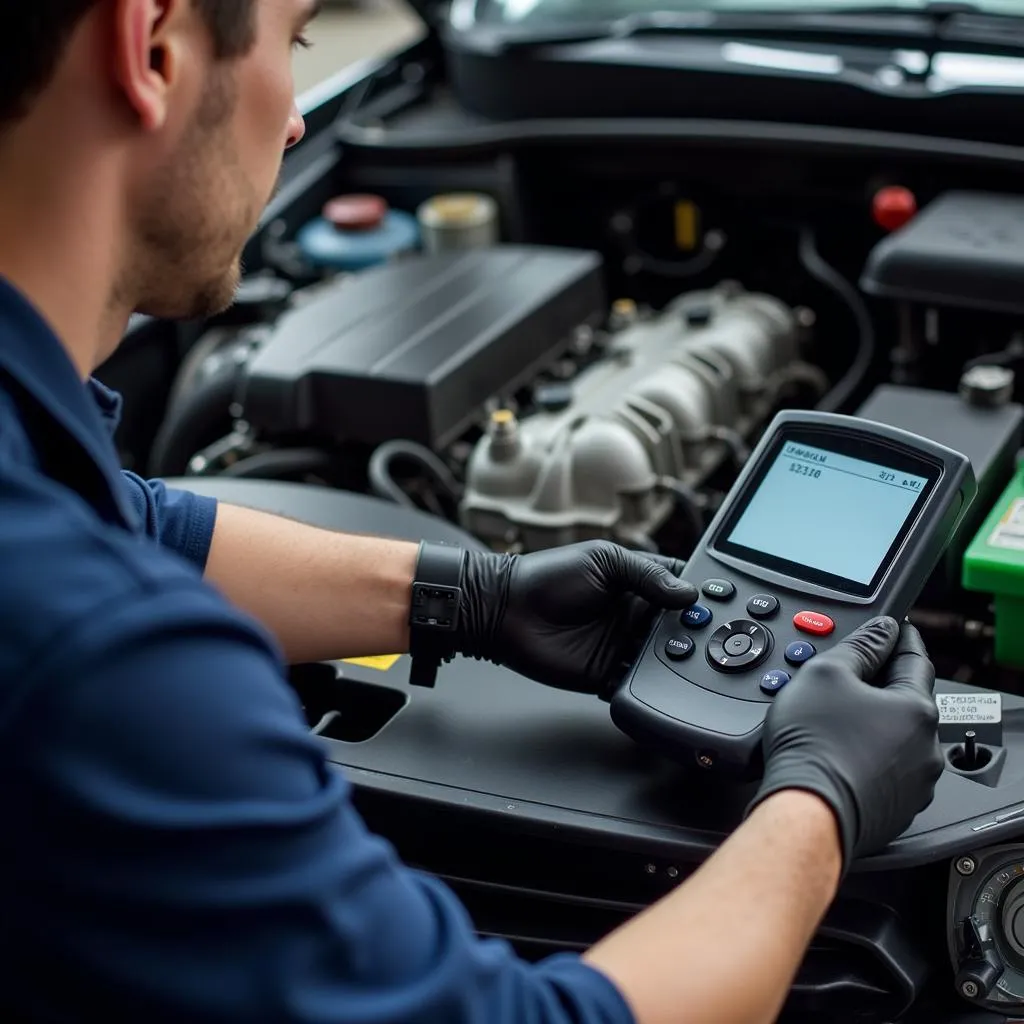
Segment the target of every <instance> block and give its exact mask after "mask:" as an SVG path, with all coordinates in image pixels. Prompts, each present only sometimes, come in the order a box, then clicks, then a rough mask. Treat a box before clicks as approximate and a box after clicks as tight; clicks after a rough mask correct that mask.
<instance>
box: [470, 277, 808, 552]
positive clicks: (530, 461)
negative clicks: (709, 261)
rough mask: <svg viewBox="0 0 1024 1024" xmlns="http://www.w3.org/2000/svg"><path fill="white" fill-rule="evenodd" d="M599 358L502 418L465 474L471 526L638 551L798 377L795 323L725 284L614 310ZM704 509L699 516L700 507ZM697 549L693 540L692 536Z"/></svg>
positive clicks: (498, 537) (518, 539) (696, 521)
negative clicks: (599, 541)
mask: <svg viewBox="0 0 1024 1024" xmlns="http://www.w3.org/2000/svg"><path fill="white" fill-rule="evenodd" d="M613 323H614V324H615V329H614V330H613V331H612V332H611V333H610V334H609V336H608V337H607V339H606V340H605V342H604V345H603V354H602V358H601V359H600V361H598V362H596V363H595V364H593V365H591V366H589V367H588V368H587V369H585V370H584V371H583V372H582V373H580V374H579V375H578V376H577V377H575V378H574V379H572V380H569V381H565V382H558V383H553V384H545V385H543V386H540V387H538V388H536V389H535V391H534V394H533V403H532V407H531V408H530V409H529V410H527V412H526V414H525V416H524V417H523V419H522V420H521V421H520V419H519V418H518V417H517V416H516V415H515V413H514V412H513V411H512V410H509V409H502V410H499V411H497V412H495V413H494V414H493V415H492V417H491V420H490V423H489V427H488V431H487V433H486V435H485V437H483V438H482V439H481V440H480V441H478V442H477V444H476V446H475V447H474V450H473V454H472V455H471V457H470V459H469V462H468V464H467V466H466V490H465V494H464V496H463V499H462V502H461V505H460V515H461V519H462V523H463V525H464V526H465V527H466V528H467V529H468V530H469V531H470V532H472V533H474V534H476V535H478V536H480V537H483V538H486V539H487V540H488V541H489V542H491V543H493V544H496V545H503V544H518V545H521V547H522V548H523V550H533V549H536V548H543V547H550V546H553V545H555V544H567V543H571V542H573V541H578V540H585V539H590V538H594V537H610V538H614V539H615V540H618V541H620V542H623V543H632V544H636V545H639V546H641V547H647V548H650V547H652V546H653V541H652V540H651V538H652V537H653V536H654V535H655V534H656V533H658V531H659V530H660V529H661V528H662V527H663V526H664V525H665V524H666V522H667V521H668V520H669V519H670V517H671V516H672V514H673V512H674V511H675V510H677V509H680V507H681V509H682V514H684V515H686V516H687V517H688V519H689V523H690V524H691V525H692V526H693V527H694V532H695V533H697V534H698V535H699V532H700V525H701V519H700V507H699V506H700V500H699V498H698V497H697V489H698V488H699V487H701V486H702V485H703V484H704V483H705V482H706V481H707V480H708V479H709V477H710V476H711V475H712V474H713V472H714V471H715V470H717V469H719V468H720V467H721V466H722V464H723V463H724V462H726V461H728V460H729V459H732V460H733V462H734V463H738V464H742V462H743V461H744V458H745V450H746V442H747V440H748V439H750V438H751V436H752V435H753V433H754V432H755V431H756V429H757V428H758V427H759V426H761V425H763V424H764V423H765V421H766V420H767V418H769V417H770V416H771V414H772V413H773V412H774V411H775V409H777V408H778V406H779V402H780V400H781V399H782V398H783V397H784V396H787V395H788V394H789V393H790V390H791V388H792V387H793V386H794V385H796V384H799V383H800V382H806V381H814V380H816V375H815V372H814V369H813V367H811V366H810V365H809V364H806V363H803V362H801V361H800V358H799V357H800V348H801V335H802V328H801V326H800V314H799V312H797V311H794V310H792V309H789V308H788V307H786V306H785V304H783V303H781V302H779V301H778V300H776V299H773V298H772V297H771V296H768V295H752V294H748V293H746V292H745V291H744V290H743V289H742V288H741V287H739V286H738V285H733V284H724V285H722V286H720V287H719V288H716V289H715V290H713V291H709V292H694V293H691V294H686V295H683V296H681V297H680V298H678V299H677V300H675V301H674V302H672V303H670V304H669V306H668V307H667V308H666V309H664V310H663V311H661V312H660V313H657V314H651V313H646V314H643V313H640V312H639V311H638V310H637V309H636V308H635V306H634V305H633V304H632V303H630V302H623V303H620V304H619V305H618V307H617V309H616V311H615V316H614V318H613ZM695 503H696V506H697V507H694V506H695ZM693 540H696V537H694V538H693Z"/></svg>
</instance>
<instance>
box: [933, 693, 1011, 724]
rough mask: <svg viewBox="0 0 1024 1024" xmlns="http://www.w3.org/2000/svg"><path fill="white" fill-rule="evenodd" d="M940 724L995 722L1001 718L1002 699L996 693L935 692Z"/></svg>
mask: <svg viewBox="0 0 1024 1024" xmlns="http://www.w3.org/2000/svg"><path fill="white" fill-rule="evenodd" d="M935 703H936V704H937V705H938V708H939V722H940V723H941V724H942V725H970V724H971V723H979V724H996V723H999V722H1001V721H1002V720H1003V699H1002V696H1001V695H1000V694H998V693H937V694H935Z"/></svg>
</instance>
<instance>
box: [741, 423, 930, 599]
mask: <svg viewBox="0 0 1024 1024" xmlns="http://www.w3.org/2000/svg"><path fill="white" fill-rule="evenodd" d="M928 483H929V479H928V477H925V476H915V475H913V474H911V473H908V472H904V471H902V470H899V469H896V468H893V467H889V466H884V465H881V464H880V463H877V462H868V461H866V460H864V459H859V458H853V457H851V456H849V455H843V454H840V453H838V452H834V451H826V450H825V449H823V448H817V447H814V446H812V445H808V444H802V443H800V442H796V441H786V442H785V443H784V444H783V445H782V447H781V449H780V451H779V452H778V454H777V455H776V457H775V461H774V462H773V463H772V465H771V466H770V467H769V469H768V471H767V472H766V473H765V474H764V476H763V477H762V479H761V482H760V485H759V486H758V487H757V489H756V490H755V491H754V494H753V495H752V497H751V499H750V503H749V504H748V505H747V507H746V509H745V510H744V511H743V513H742V514H741V515H740V517H739V519H738V520H737V521H736V522H735V525H734V526H733V528H732V530H731V531H730V533H729V535H728V536H727V537H726V538H725V542H726V548H729V547H734V546H739V547H741V548H745V549H748V550H750V551H752V552H756V553H759V554H761V555H765V556H768V559H781V560H784V561H786V562H790V563H795V564H796V565H799V566H806V567H807V568H810V569H812V570H814V571H815V572H818V573H827V574H829V575H831V576H835V577H840V578H842V579H846V580H852V581H853V582H854V583H857V584H860V585H862V586H867V585H868V584H870V583H871V581H872V580H873V579H874V577H875V574H876V573H877V572H878V569H879V567H880V566H881V565H882V562H883V561H884V559H885V557H886V555H887V554H888V552H889V549H890V548H891V547H892V544H893V542H894V541H895V540H896V538H897V537H898V536H899V534H900V531H901V530H902V529H903V526H904V524H905V523H906V521H907V519H908V517H909V516H910V515H911V513H912V512H913V510H914V506H915V505H916V504H917V501H918V499H919V498H920V497H921V495H922V494H923V493H924V492H925V490H926V488H927V486H928Z"/></svg>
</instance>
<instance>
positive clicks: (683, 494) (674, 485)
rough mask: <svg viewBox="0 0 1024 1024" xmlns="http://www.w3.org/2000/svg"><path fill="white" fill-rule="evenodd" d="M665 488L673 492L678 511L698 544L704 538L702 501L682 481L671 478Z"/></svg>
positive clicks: (667, 480)
mask: <svg viewBox="0 0 1024 1024" xmlns="http://www.w3.org/2000/svg"><path fill="white" fill-rule="evenodd" d="M663 486H664V488H665V490H667V491H671V492H672V495H673V497H674V498H675V501H676V511H677V512H680V513H682V516H683V518H684V519H685V520H686V523H687V525H688V526H689V528H690V532H691V533H692V534H693V543H694V544H696V543H697V542H698V541H699V540H700V539H701V537H703V536H704V516H703V515H702V514H701V510H700V499H699V498H698V497H697V494H696V493H695V492H694V490H693V489H692V488H691V487H688V486H687V485H686V484H684V483H683V482H682V480H676V479H674V478H669V479H666V480H664V481H663Z"/></svg>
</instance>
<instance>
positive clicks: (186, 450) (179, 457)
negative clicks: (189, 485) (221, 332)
mask: <svg viewBox="0 0 1024 1024" xmlns="http://www.w3.org/2000/svg"><path fill="white" fill-rule="evenodd" d="M242 370H243V367H242V366H240V365H239V364H237V363H234V362H230V363H225V365H224V366H223V367H222V368H221V369H220V371H219V372H218V373H216V374H214V375H213V376H211V377H208V378H207V379H206V380H205V381H204V382H203V384H202V385H201V386H200V387H199V388H197V389H196V390H195V391H191V392H188V393H185V394H183V395H182V396H181V397H180V399H179V400H178V401H177V402H175V403H174V405H173V407H172V408H171V409H170V411H169V413H168V416H167V419H165V420H164V422H163V424H162V425H161V427H160V431H159V433H158V434H157V436H156V440H155V441H154V442H153V449H152V452H151V454H150V457H149V472H150V475H151V476H155V477H161V476H181V475H182V474H184V473H185V472H186V470H187V468H188V463H189V460H190V459H191V458H192V456H193V455H195V453H196V452H198V451H200V450H201V449H202V448H204V447H205V446H206V445H207V444H209V443H210V442H211V441H212V440H215V439H216V438H218V437H223V436H224V435H225V434H227V433H228V431H229V430H230V429H231V414H230V412H229V409H230V407H231V403H232V402H233V401H234V400H235V394H236V390H237V385H238V380H239V378H240V376H241V373H242Z"/></svg>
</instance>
